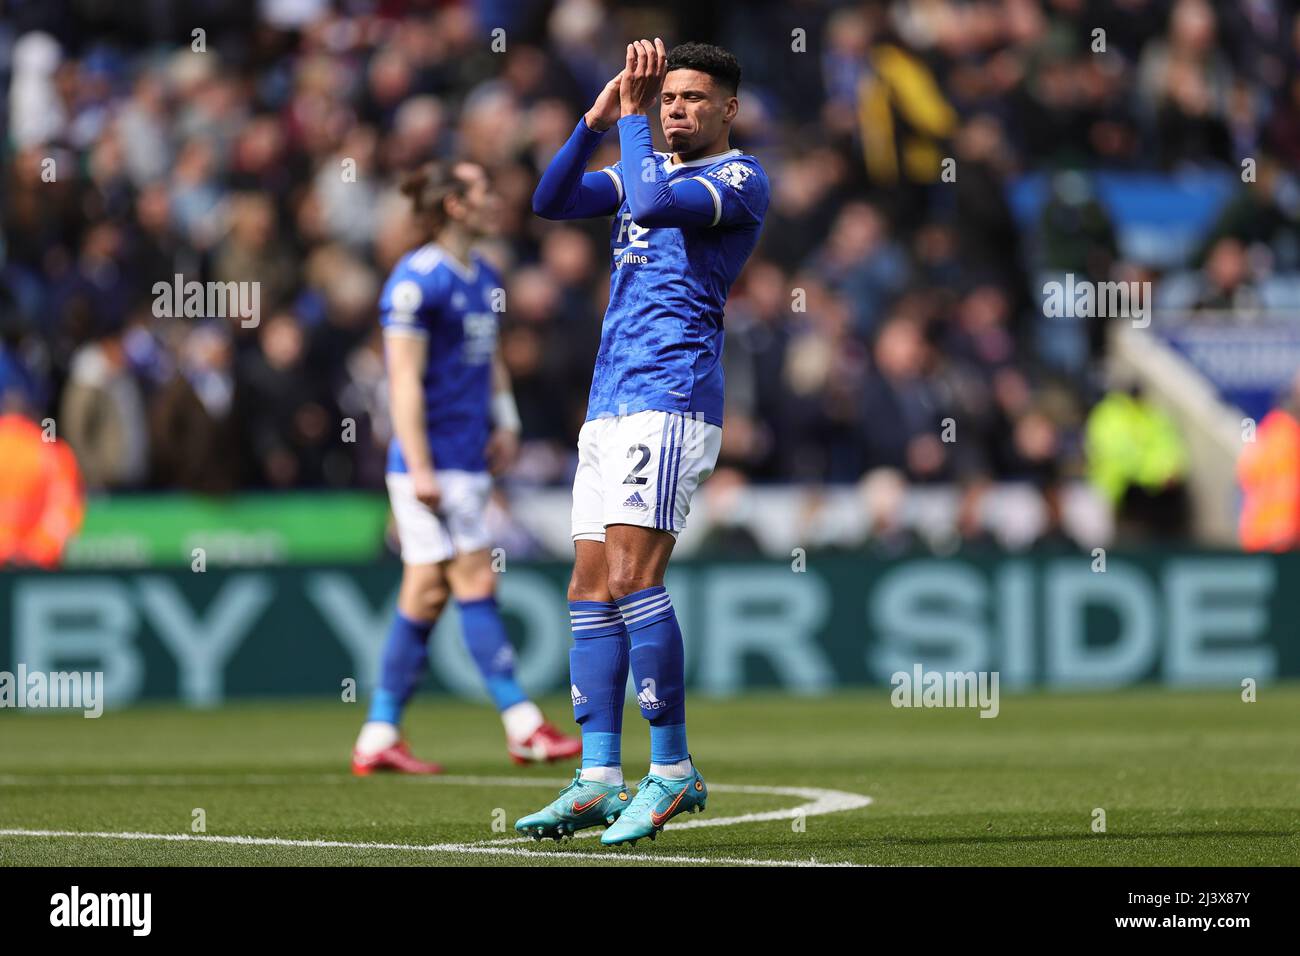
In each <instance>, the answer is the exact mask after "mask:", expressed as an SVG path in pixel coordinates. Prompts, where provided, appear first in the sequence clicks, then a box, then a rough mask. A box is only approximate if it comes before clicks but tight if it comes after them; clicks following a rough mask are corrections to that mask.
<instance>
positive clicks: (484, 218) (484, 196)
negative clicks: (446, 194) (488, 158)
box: [455, 163, 501, 236]
mask: <svg viewBox="0 0 1300 956" xmlns="http://www.w3.org/2000/svg"><path fill="white" fill-rule="evenodd" d="M455 172H456V176H457V178H459V179H460V180H461V181H462V182H464V183H466V184H467V186H466V189H465V192H464V193H463V194H462V195H461V196H460V202H459V203H458V208H457V210H456V212H457V216H456V218H457V219H459V220H460V223H461V225H462V226H463V227H464V228H465V229H466V230H467V231H469V232H470V233H472V234H473V235H475V236H491V235H495V234H496V233H497V232H498V231H499V229H500V226H501V197H500V196H499V195H498V194H497V192H496V190H495V189H493V188H492V180H491V178H490V177H489V176H488V174H487V172H486V171H484V169H483V167H482V166H479V165H477V164H476V163H461V164H460V165H459V166H458V167H456V171H455Z"/></svg>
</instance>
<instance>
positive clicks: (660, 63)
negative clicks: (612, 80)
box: [618, 37, 668, 116]
mask: <svg viewBox="0 0 1300 956" xmlns="http://www.w3.org/2000/svg"><path fill="white" fill-rule="evenodd" d="M667 72H668V51H667V50H666V49H665V48H664V41H663V40H661V39H659V38H658V37H655V40H654V42H653V43H651V42H650V41H649V40H637V41H636V42H635V43H629V44H628V45H627V62H626V64H625V65H624V67H623V73H622V79H621V80H620V81H619V88H618V92H619V103H620V107H621V112H622V115H624V116H631V115H632V114H633V113H644V112H645V111H646V110H648V109H649V108H650V107H651V105H653V103H654V101H655V100H656V99H658V97H659V88H660V87H661V86H662V85H663V82H664V76H665V74H667Z"/></svg>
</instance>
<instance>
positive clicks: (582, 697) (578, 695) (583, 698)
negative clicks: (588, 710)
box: [569, 684, 587, 707]
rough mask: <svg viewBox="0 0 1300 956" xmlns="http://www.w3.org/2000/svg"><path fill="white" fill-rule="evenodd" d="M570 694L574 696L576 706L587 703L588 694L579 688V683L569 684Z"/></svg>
mask: <svg viewBox="0 0 1300 956" xmlns="http://www.w3.org/2000/svg"><path fill="white" fill-rule="evenodd" d="M569 696H570V697H571V698H573V706H574V707H577V706H578V705H579V704H585V703H586V702H587V695H586V694H584V693H583V692H582V691H580V690H578V685H577V684H570V685H569Z"/></svg>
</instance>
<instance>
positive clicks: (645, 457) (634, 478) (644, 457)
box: [623, 445, 650, 485]
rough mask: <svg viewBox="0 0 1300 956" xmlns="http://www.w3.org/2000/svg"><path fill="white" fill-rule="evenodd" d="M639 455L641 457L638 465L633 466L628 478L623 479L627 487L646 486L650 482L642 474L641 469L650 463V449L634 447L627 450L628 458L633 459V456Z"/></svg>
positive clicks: (640, 446) (642, 446)
mask: <svg viewBox="0 0 1300 956" xmlns="http://www.w3.org/2000/svg"><path fill="white" fill-rule="evenodd" d="M638 453H639V454H640V455H641V457H640V458H639V459H637V463H636V464H635V465H633V466H632V470H631V471H629V472H628V473H627V477H626V478H624V479H623V484H625V485H644V484H645V483H646V482H647V481H649V479H648V478H646V476H645V475H643V474H641V469H642V468H644V467H645V466H646V465H647V464H648V463H649V461H650V449H649V448H647V447H646V446H645V445H633V446H632V447H631V448H629V449H628V450H627V457H629V458H631V457H632V456H633V455H636V454H638Z"/></svg>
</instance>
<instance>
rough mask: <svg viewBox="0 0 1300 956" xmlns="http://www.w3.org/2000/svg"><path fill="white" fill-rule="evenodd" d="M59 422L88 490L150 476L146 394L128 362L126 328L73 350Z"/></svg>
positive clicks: (119, 485)
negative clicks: (124, 345) (124, 337)
mask: <svg viewBox="0 0 1300 956" xmlns="http://www.w3.org/2000/svg"><path fill="white" fill-rule="evenodd" d="M57 423H58V424H57V427H58V434H59V435H60V437H62V438H64V439H66V440H67V442H68V444H69V445H71V446H72V450H73V452H74V453H75V454H76V456H77V463H78V464H79V466H80V469H81V474H82V476H83V478H84V479H85V483H86V487H87V488H88V489H90V490H92V491H101V490H111V489H119V488H130V487H133V486H136V485H140V484H142V483H143V482H144V481H145V480H146V478H147V477H148V473H149V431H148V418H147V415H146V406H145V402H144V395H143V393H142V391H141V389H140V385H139V383H138V382H137V381H136V378H135V375H134V374H133V373H132V372H131V369H130V367H129V365H128V363H127V356H126V350H125V348H124V347H123V330H122V329H120V328H117V329H114V330H112V331H110V332H108V333H107V334H105V335H103V336H102V337H100V338H98V339H95V340H92V341H90V342H87V343H86V344H85V345H83V346H81V347H80V348H79V349H78V350H77V351H76V352H75V353H73V356H72V365H71V369H70V372H69V375H68V381H67V384H66V385H65V386H64V389H63V395H62V398H61V401H60V406H59V415H58V419H57Z"/></svg>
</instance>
